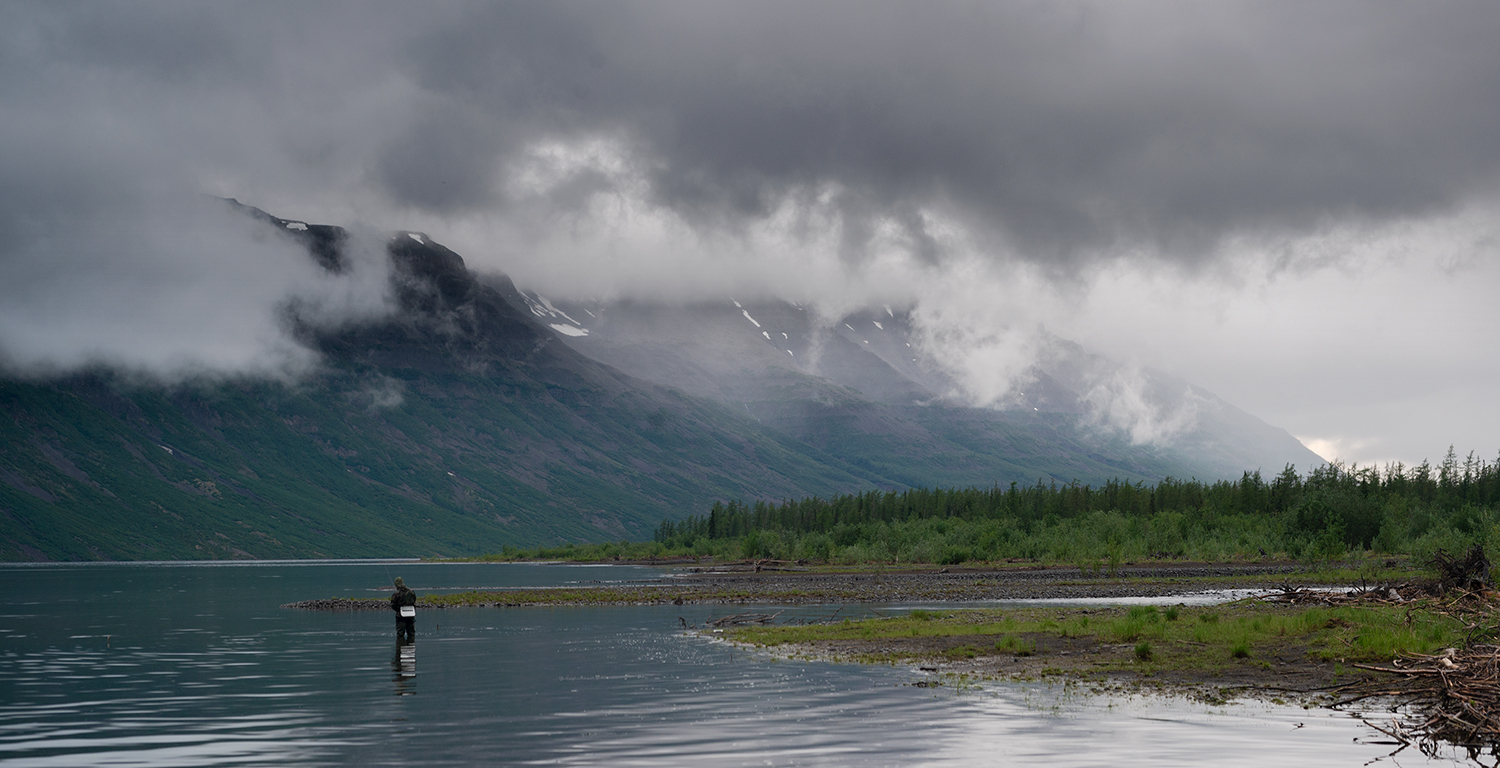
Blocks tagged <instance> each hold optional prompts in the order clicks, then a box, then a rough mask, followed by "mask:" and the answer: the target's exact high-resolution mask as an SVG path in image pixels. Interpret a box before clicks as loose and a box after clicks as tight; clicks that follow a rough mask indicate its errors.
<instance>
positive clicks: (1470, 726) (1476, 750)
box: [1332, 644, 1500, 765]
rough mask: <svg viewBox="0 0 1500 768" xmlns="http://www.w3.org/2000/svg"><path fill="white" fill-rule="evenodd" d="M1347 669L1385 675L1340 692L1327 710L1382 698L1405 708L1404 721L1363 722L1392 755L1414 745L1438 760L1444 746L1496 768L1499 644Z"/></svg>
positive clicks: (1499, 737)
mask: <svg viewBox="0 0 1500 768" xmlns="http://www.w3.org/2000/svg"><path fill="white" fill-rule="evenodd" d="M1351 666H1354V667H1357V668H1359V669H1364V670H1368V671H1372V672H1380V673H1383V674H1384V675H1388V676H1390V677H1381V678H1377V679H1373V680H1364V681H1361V682H1358V683H1353V684H1351V685H1349V686H1346V687H1345V688H1342V689H1339V690H1338V691H1337V692H1336V695H1338V696H1340V697H1341V698H1340V700H1339V701H1337V702H1335V703H1334V704H1333V705H1332V706H1335V707H1339V706H1347V705H1349V704H1353V703H1355V702H1358V701H1363V700H1366V699H1372V698H1384V699H1390V700H1392V701H1394V702H1396V703H1397V704H1400V705H1402V706H1405V707H1407V708H1409V710H1410V712H1412V714H1411V715H1409V716H1408V717H1407V718H1406V722H1404V723H1403V722H1402V721H1400V720H1397V719H1395V718H1392V719H1391V720H1390V721H1389V722H1388V723H1385V724H1377V723H1373V722H1370V721H1369V720H1366V721H1365V722H1366V723H1367V724H1368V725H1369V726H1370V727H1372V728H1374V729H1376V730H1378V731H1380V732H1381V733H1384V734H1385V735H1387V736H1389V737H1390V738H1391V739H1392V741H1391V742H1388V743H1390V744H1394V745H1396V746H1397V747H1398V748H1397V750H1396V752H1400V751H1401V750H1403V749H1406V748H1407V747H1415V748H1417V749H1419V750H1420V751H1421V752H1422V753H1423V754H1425V755H1427V756H1428V757H1437V756H1438V753H1439V750H1440V748H1441V747H1442V745H1443V744H1445V743H1446V744H1451V745H1454V746H1456V747H1461V748H1463V749H1465V750H1466V751H1467V752H1468V755H1469V759H1470V760H1473V761H1474V762H1477V763H1480V764H1486V762H1487V763H1488V764H1489V765H1500V646H1496V645H1492V644H1478V645H1472V646H1470V647H1468V648H1465V649H1463V650H1458V649H1455V648H1449V649H1446V650H1444V651H1443V652H1442V653H1439V654H1437V655H1433V656H1425V655H1411V656H1406V657H1403V658H1400V659H1396V660H1395V661H1393V662H1392V664H1391V665H1390V666H1378V665H1374V664H1353V665H1351ZM1486 752H1487V753H1488V758H1489V759H1488V761H1486V760H1485V759H1484V758H1485V754H1486ZM1392 754H1395V753H1394V752H1393V753H1392Z"/></svg>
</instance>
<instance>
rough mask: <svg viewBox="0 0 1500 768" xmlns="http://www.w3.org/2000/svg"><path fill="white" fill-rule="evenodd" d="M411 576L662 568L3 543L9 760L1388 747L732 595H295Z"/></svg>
mask: <svg viewBox="0 0 1500 768" xmlns="http://www.w3.org/2000/svg"><path fill="white" fill-rule="evenodd" d="M392 575H401V576H403V577H404V578H405V579H406V581H407V582H408V583H409V584H411V585H412V586H413V587H414V588H415V589H417V590H418V591H419V592H432V591H439V590H443V589H461V588H485V587H502V586H542V585H556V584H563V583H576V582H592V581H622V580H630V579H639V578H650V577H654V576H656V575H657V574H656V573H655V572H653V571H649V570H646V569H639V568H632V567H578V566H557V565H427V564H413V563H402V564H389V563H385V564H382V563H340V564H285V563H282V564H260V565H209V564H171V565H163V564H154V565H87V566H77V565H75V566H3V565H0V587H3V589H0V594H3V603H0V765H6V766H94V765H98V766H130V765H151V766H178V765H181V766H189V765H191V766H220V765H223V766H230V765H233V766H255V765H299V766H301V765H321V764H339V765H350V764H358V765H410V766H445V765H527V764H546V765H558V764H564V765H569V764H572V765H608V766H619V765H642V766H675V765H682V766H689V765H691V766H700V765H716V766H717V765H858V766H878V765H891V766H908V765H945V766H967V765H976V766H977V765H1046V766H1070V765H1078V766H1083V765H1140V766H1161V765H1204V764H1213V765H1246V766H1252V765H1253V766H1261V765H1267V764H1279V765H1282V766H1289V765H1309V766H1311V765H1319V766H1324V765H1347V766H1358V765H1362V764H1364V763H1366V762H1367V761H1369V760H1371V759H1374V758H1376V757H1379V756H1381V755H1383V754H1385V752H1386V751H1388V748H1383V747H1379V746H1374V745H1369V744H1363V743H1359V742H1360V741H1361V740H1364V739H1369V738H1373V732H1372V731H1370V730H1369V729H1368V728H1366V727H1364V726H1363V725H1361V724H1360V723H1359V722H1358V721H1357V720H1355V719H1352V718H1350V717H1349V716H1347V715H1338V714H1331V713H1327V712H1322V711H1318V710H1311V711H1304V710H1302V709H1300V708H1295V707H1271V706H1267V705H1257V704H1247V705H1232V706H1228V707H1220V708H1208V707H1205V706H1201V705H1194V704H1187V703H1182V702H1172V701H1162V700H1157V699H1146V700H1128V699H1101V698H1090V697H1084V696H1078V695H1074V694H1072V693H1070V692H1069V691H1067V690H1064V689H1055V688H1047V687H1039V686H1029V687H1028V686H1018V685H991V686H987V687H985V688H984V689H970V690H957V691H955V690H953V689H951V688H921V687H916V686H913V685H912V683H913V682H916V681H918V680H923V679H925V675H924V674H923V673H921V672H918V671H915V670H909V669H904V668H891V667H861V666H853V665H837V664H827V663H815V662H794V661H780V660H775V659H771V658H768V657H766V656H764V655H760V654H751V653H747V652H745V651H743V650H735V649H732V648H731V647H729V646H727V645H725V644H722V643H717V642H713V641H711V640H706V639H704V638H702V637H698V636H694V635H690V634H687V633H684V632H682V631H681V630H680V629H679V627H680V621H679V617H681V618H682V619H684V620H686V621H687V622H688V623H700V622H702V621H704V620H705V619H707V618H709V617H711V616H717V615H723V614H724V613H726V612H729V609H724V608H710V607H694V606H685V607H672V606H666V607H643V608H619V607H610V608H552V609H541V608H532V609H459V610H445V611H424V612H422V614H421V615H420V616H419V617H418V620H417V621H418V628H417V641H416V643H415V644H414V645H413V646H410V647H407V648H398V646H397V643H396V641H395V627H394V620H393V618H392V615H391V614H390V613H389V612H378V613H377V612H359V613H315V612H306V611H294V610H286V609H282V608H279V607H278V606H280V605H281V604H282V603H286V602H291V601H294V600H301V599H309V598H318V597H330V596H348V595H371V596H376V595H384V594H387V593H388V592H389V589H388V588H387V586H386V585H387V584H389V581H390V576H392ZM802 610H808V611H812V612H819V611H826V609H802ZM1403 758H1406V756H1405V755H1403ZM1420 763H1421V761H1420V760H1418V759H1417V758H1416V756H1412V757H1411V758H1409V759H1402V760H1401V761H1400V764H1402V765H1415V764H1420Z"/></svg>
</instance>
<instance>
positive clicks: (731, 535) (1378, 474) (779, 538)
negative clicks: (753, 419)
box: [509, 449, 1500, 566]
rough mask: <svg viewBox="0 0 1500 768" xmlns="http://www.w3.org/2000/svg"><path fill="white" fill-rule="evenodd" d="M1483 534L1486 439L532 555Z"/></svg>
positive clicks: (824, 552)
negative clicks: (1480, 448)
mask: <svg viewBox="0 0 1500 768" xmlns="http://www.w3.org/2000/svg"><path fill="white" fill-rule="evenodd" d="M1472 544H1479V545H1481V546H1484V547H1486V548H1489V549H1491V550H1492V551H1493V550H1495V549H1500V460H1497V461H1496V462H1486V461H1483V460H1480V459H1476V458H1475V457H1474V455H1473V454H1472V453H1471V454H1470V455H1469V456H1468V457H1467V458H1466V459H1463V460H1459V459H1458V458H1457V456H1456V455H1455V454H1454V453H1453V451H1452V450H1451V449H1450V451H1449V453H1448V455H1447V456H1446V457H1445V458H1444V460H1443V461H1442V462H1441V463H1440V464H1439V465H1438V466H1436V467H1434V466H1432V465H1430V464H1429V463H1428V462H1426V461H1424V462H1422V463H1421V464H1419V465H1417V466H1415V467H1407V466H1404V465H1401V464H1392V465H1389V466H1387V467H1385V468H1384V469H1378V468H1375V467H1363V468H1361V467H1357V466H1348V465H1344V464H1341V463H1338V462H1334V463H1332V464H1329V465H1325V466H1322V467H1318V468H1316V469H1314V470H1312V471H1311V472H1309V473H1307V474H1306V475H1299V474H1298V473H1297V472H1296V470H1295V468H1293V467H1290V466H1288V467H1286V468H1285V469H1284V470H1283V471H1282V472H1281V473H1279V474H1278V475H1276V476H1275V477H1273V478H1271V479H1270V480H1269V481H1268V480H1266V479H1265V478H1263V477H1262V476H1261V475H1260V473H1258V472H1247V473H1245V474H1244V476H1243V477H1242V478H1241V479H1240V480H1239V481H1238V482H1229V481H1218V482H1212V483H1206V482H1199V481H1194V480H1188V481H1182V480H1172V479H1169V480H1164V481H1162V482H1159V483H1156V484H1153V485H1147V484H1145V483H1141V482H1136V483H1129V482H1118V481H1112V482H1107V483H1104V484H1103V485H1099V486H1091V485H1086V484H1079V483H1073V484H1067V485H1059V484H1055V483H1054V484H1043V483H1037V484H1035V485H1030V486H1022V485H1019V484H1011V485H1009V486H1008V487H1005V488H1001V487H990V488H963V489H941V488H939V489H925V488H917V489H910V490H905V491H899V492H880V491H871V492H867V493H862V494H843V495H838V496H833V497H831V498H827V499H824V498H819V497H808V498H803V499H799V500H794V501H785V502H782V503H780V504H769V503H764V502H754V503H748V504H747V503H742V502H731V503H728V504H719V503H716V504H714V505H713V506H712V507H711V508H710V509H709V510H708V511H707V513H706V514H701V515H690V516H688V517H686V518H684V519H680V520H675V521H672V520H669V521H664V522H663V523H661V525H659V526H658V527H657V529H656V534H655V536H654V538H653V540H652V541H650V542H641V543H636V544H627V543H624V542H622V543H619V544H613V545H600V546H597V547H588V548H580V547H569V548H552V549H545V550H536V551H534V552H530V553H526V554H529V555H531V556H539V557H573V558H579V559H589V558H594V557H599V556H601V555H603V556H615V555H620V556H645V557H649V556H670V555H694V556H699V555H717V556H724V557H744V558H764V559H777V560H806V561H809V562H823V563H840V564H855V563H869V562H888V563H932V564H958V563H964V562H970V561H989V562H993V561H1000V560H1008V559H1030V560H1041V561H1047V562H1064V563H1080V564H1085V565H1093V566H1108V565H1117V564H1120V563H1123V562H1127V561H1139V560H1149V559H1190V560H1210V561H1212V560H1235V559H1254V558H1264V557H1286V558H1293V559H1302V560H1326V559H1335V558H1340V557H1343V556H1345V555H1347V554H1349V553H1358V552H1374V553H1386V554H1399V555H1413V556H1416V557H1418V558H1423V559H1425V558H1426V557H1428V556H1430V555H1431V553H1432V552H1434V551H1436V550H1438V549H1444V550H1447V551H1450V552H1458V551H1461V550H1463V549H1465V548H1466V547H1468V546H1470V545H1472ZM509 554H511V555H520V554H522V553H520V552H519V551H513V552H511V553H509Z"/></svg>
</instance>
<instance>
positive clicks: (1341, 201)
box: [0, 0, 1500, 463]
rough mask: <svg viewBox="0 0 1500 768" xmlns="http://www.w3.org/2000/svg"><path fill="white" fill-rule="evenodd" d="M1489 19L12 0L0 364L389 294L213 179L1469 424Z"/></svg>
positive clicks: (333, 206) (374, 223) (244, 348)
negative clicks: (234, 207) (336, 275)
mask: <svg viewBox="0 0 1500 768" xmlns="http://www.w3.org/2000/svg"><path fill="white" fill-rule="evenodd" d="M1496 40H1500V5H1497V4H1495V3H1493V2H1481V1H1476V2H1451V3H1449V2H1426V3H1397V2H1388V3H1380V2H1367V1H1366V2H1348V3H1342V2H1319V3H1307V2H1267V1H1264V0H1259V1H1257V2H1245V3H1204V2H1122V1H1120V0H1108V1H1106V2H1094V3H1089V2H1081V3H1071V2H1062V1H1057V2H1014V3H1005V2H994V1H989V2H977V3H937V2H920V3H918V2H908V3H900V4H897V3H877V2H870V1H869V0H858V1H857V2H855V1H849V2H821V3H808V2H785V3H778V2H766V1H764V0H756V2H739V3H714V2H706V1H705V0H691V1H689V2H655V3H639V2H599V3H588V4H585V3H566V2H545V3H542V2H538V3H527V4H514V3H510V4H496V3H438V2H422V3H409V2H401V3H389V4H384V5H382V4H377V3H304V2H296V3H284V4H276V3H266V2H256V3H243V4H235V3H200V2H183V3H150V2H132V3H71V2H50V1H49V2H38V3H23V2H9V3H5V4H4V5H3V6H0V72H4V73H5V75H4V77H0V363H3V364H4V365H6V366H8V367H10V368H11V369H13V370H22V371H27V372H37V371H42V372H48V371H60V370H68V369H70V368H74V367H77V366H80V365H86V364H91V363H97V362H106V363H112V364H116V365H121V366H125V367H128V368H132V369H135V370H139V371H142V372H148V373H154V374H156V375H159V376H162V377H165V378H172V377H176V376H182V375H185V374H191V373H195V372H196V373H203V372H210V373H212V372H219V373H225V374H238V373H246V372H248V373H255V374H269V375H281V376H295V375H297V372H298V371H301V370H306V368H307V366H309V365H311V364H313V363H314V362H315V361H312V360H310V359H308V355H307V353H306V352H305V350H300V349H299V348H297V347H296V345H295V344H292V343H291V342H289V341H288V340H287V339H286V337H285V333H284V329H283V328H282V327H281V320H280V317H282V315H281V311H282V308H284V307H285V306H286V304H287V302H288V301H292V300H295V301H297V302H298V303H299V304H300V305H303V306H315V307H320V308H322V309H323V310H324V311H325V312H326V313H327V315H328V316H329V317H342V316H348V315H351V314H352V315H360V314H368V313H371V312H376V311H378V310H379V307H380V302H381V301H382V296H381V288H380V286H381V285H383V282H382V280H381V279H380V275H381V272H380V260H379V259H378V258H370V259H367V260H366V263H364V266H363V267H362V268H360V269H356V270H355V276H354V277H353V278H349V279H339V280H330V279H329V278H327V277H326V276H320V275H317V274H315V273H314V272H315V270H313V269H311V268H310V267H309V266H308V265H307V263H306V262H305V259H301V258H299V257H298V255H297V254H296V253H295V249H292V248H291V247H290V246H289V244H288V243H286V242H284V241H282V240H280V239H277V238H274V237H267V236H264V235H259V236H257V235H256V233H254V232H253V231H251V230H250V229H247V228H246V227H244V226H243V225H242V224H241V223H239V222H237V221H235V220H233V217H230V216H227V215H224V214H223V213H222V212H221V211H219V210H217V209H216V208H215V207H214V206H212V205H207V204H205V201H204V198H203V196H204V194H205V193H207V194H212V195H220V196H230V197H235V198H238V199H239V200H241V201H243V202H246V203H249V204H252V205H255V206H258V207H260V208H263V209H265V210H267V211H270V212H271V213H274V214H276V215H278V216H282V217H286V218H297V219H306V220H309V221H316V222H322V223H337V224H345V225H349V224H363V225H364V226H366V227H367V228H371V229H384V230H393V229H398V228H399V229H414V230H421V231H425V232H427V233H428V234H429V235H431V236H432V237H434V238H436V239H437V240H438V241H440V242H443V243H445V244H447V245H449V246H450V247H452V248H454V249H455V250H457V251H458V252H459V253H461V254H462V255H463V256H464V257H465V258H466V259H467V260H468V262H469V263H470V264H471V266H474V267H476V268H479V269H492V270H504V271H506V272H508V273H509V274H511V275H512V276H513V277H514V278H515V279H516V280H517V281H518V282H519V283H521V284H523V285H527V286H531V287H535V288H537V289H539V290H541V291H542V292H544V293H548V294H550V295H556V296H577V297H619V296H632V297H644V298H659V299H671V298H680V297H687V296H691V297H702V296H714V295H729V294H731V293H732V294H736V295H744V296H750V295H756V294H759V295H767V296H770V295H775V296H782V297H785V298H790V299H794V300H799V301H804V302H811V303H814V304H816V305H818V306H820V307H823V308H824V311H825V312H828V313H836V312H838V311H839V310H841V309H844V308H849V307H853V306H857V305H859V304H862V303H866V302H871V301H878V302H883V303H901V304H902V305H904V306H911V307H914V308H916V309H917V311H918V315H919V316H920V317H922V318H925V319H926V322H929V323H931V324H933V326H934V327H941V328H944V329H946V330H947V331H949V332H950V333H949V334H948V335H947V336H946V337H945V338H953V337H954V334H953V333H952V332H955V331H962V333H961V334H959V335H960V336H963V338H965V339H967V340H968V341H969V342H970V343H972V344H973V345H974V347H975V350H976V352H975V354H976V355H980V357H976V358H975V359H976V360H986V361H988V360H994V361H995V362H994V363H993V369H994V370H995V372H996V373H995V376H996V377H997V378H1000V379H1003V378H1004V377H1005V375H1006V374H1007V372H1010V371H1013V370H1015V369H1016V368H1017V366H1019V365H1023V364H1024V363H1025V360H1024V359H1016V356H1017V355H1020V356H1021V357H1022V358H1024V355H1025V349H1026V345H1025V344H1019V345H1018V344H1014V343H1011V342H1010V341H1007V340H1013V339H1014V338H1016V334H1018V333H1019V334H1022V335H1025V334H1028V333H1030V334H1035V333H1040V330H1039V329H1042V328H1045V329H1046V330H1047V331H1050V332H1052V333H1055V334H1057V335H1060V336H1063V337H1066V338H1071V339H1074V340H1076V341H1078V342H1080V343H1082V344H1084V345H1085V346H1087V347H1088V348H1090V349H1091V350H1093V351H1096V352H1099V353H1102V354H1106V355H1110V356H1112V357H1115V358H1117V359H1120V360H1122V361H1126V362H1130V363H1134V364H1139V365H1149V366H1154V367H1157V368H1160V369H1162V370H1165V371H1168V372H1170V373H1173V374H1176V375H1178V376H1181V377H1183V378H1186V379H1188V380H1190V381H1192V382H1195V383H1197V384H1199V385H1201V386H1203V387H1205V388H1207V389H1209V390H1211V391H1214V392H1215V393H1217V394H1219V395H1220V396H1222V397H1224V398H1225V399H1227V400H1229V401H1230V402H1232V403H1235V404H1237V405H1239V406H1241V407H1243V408H1245V409H1246V410H1248V411H1250V412H1252V413H1254V414H1256V415H1257V416H1260V417H1261V418H1263V419H1265V420H1266V421H1268V422H1270V423H1272V424H1275V425H1277V426H1280V427H1283V428H1286V429H1287V430H1289V431H1290V432H1292V433H1293V434H1295V435H1297V436H1298V437H1299V438H1302V439H1303V440H1304V442H1306V443H1308V444H1309V446H1310V447H1313V448H1314V450H1316V451H1318V452H1319V453H1321V454H1323V455H1324V456H1326V457H1329V458H1333V457H1335V456H1337V457H1339V458H1343V459H1345V460H1347V461H1358V462H1361V463H1367V462H1372V461H1375V462H1384V461H1387V460H1392V459H1399V460H1404V461H1407V462H1414V461H1419V460H1421V459H1422V458H1424V457H1430V458H1433V459H1438V458H1441V455H1442V453H1443V452H1444V451H1445V450H1446V449H1447V447H1448V446H1449V445H1450V444H1453V445H1455V446H1456V447H1457V448H1458V450H1459V452H1460V454H1462V453H1465V452H1467V451H1468V450H1471V449H1473V450H1476V451H1477V452H1479V453H1480V454H1481V455H1482V456H1484V457H1486V458H1493V457H1494V456H1495V455H1496V452H1497V450H1500V397H1496V396H1495V393H1496V387H1495V385H1494V382H1496V381H1500V356H1497V355H1496V354H1494V351H1495V343H1494V337H1495V333H1496V329H1497V328H1500V322H1497V321H1500V301H1497V300H1496V299H1495V295H1496V289H1497V288H1500V208H1497V202H1500V45H1496V43H1495V41H1496ZM1006 350H1009V352H1007V351H1006ZM984 355H988V356H984ZM1007 355H1009V357H1007ZM986 364H987V365H988V364H989V363H986Z"/></svg>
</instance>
